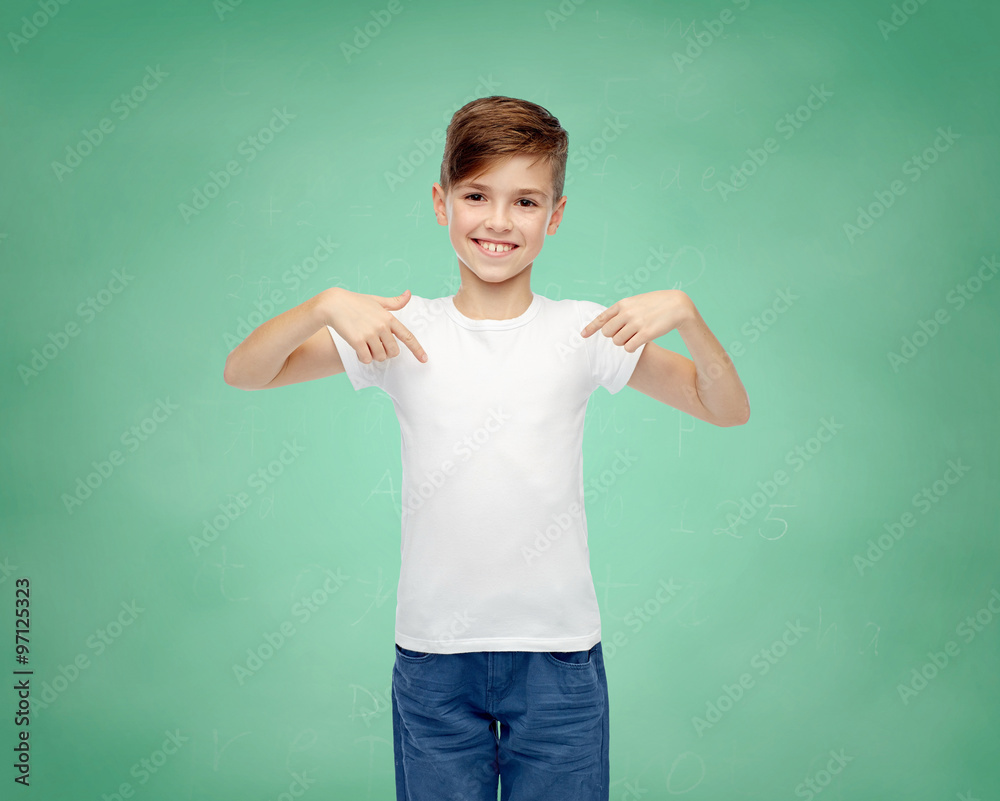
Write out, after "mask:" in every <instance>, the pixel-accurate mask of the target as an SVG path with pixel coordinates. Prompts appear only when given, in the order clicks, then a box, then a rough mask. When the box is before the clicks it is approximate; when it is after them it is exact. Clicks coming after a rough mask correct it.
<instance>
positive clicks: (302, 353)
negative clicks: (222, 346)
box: [223, 287, 426, 390]
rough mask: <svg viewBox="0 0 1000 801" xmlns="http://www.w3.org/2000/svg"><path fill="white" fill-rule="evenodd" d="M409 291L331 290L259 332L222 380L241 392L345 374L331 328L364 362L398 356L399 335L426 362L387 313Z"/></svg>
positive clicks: (233, 356)
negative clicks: (394, 293) (387, 294)
mask: <svg viewBox="0 0 1000 801" xmlns="http://www.w3.org/2000/svg"><path fill="white" fill-rule="evenodd" d="M408 292H409V290H407V292H404V293H403V294H402V295H400V296H399V297H397V298H381V297H378V296H376V295H362V294H358V293H354V292H350V291H349V290H346V289H342V288H340V287H330V288H329V289H325V290H323V291H322V292H320V293H319V294H318V295H315V296H314V297H312V298H310V299H309V300H307V301H305V302H304V303H300V304H299V305H298V306H295V307H294V308H292V309H289V310H288V311H286V312H283V313H282V314H279V315H278V316H277V317H273V318H272V319H270V320H267V321H266V322H264V323H261V324H260V325H259V326H257V328H255V329H254V330H253V331H252V332H251V333H250V334H249V336H247V338H246V339H244V340H243V341H242V342H241V343H240V344H239V345H237V346H236V347H235V348H233V350H232V351H231V352H230V354H229V356H227V357H226V366H225V369H224V371H223V378H224V380H225V382H226V383H227V384H229V385H230V386H232V387H237V388H238V389H245V390H255V389H274V388H275V387H283V386H287V385H288V384H297V383H299V382H302V381H313V380H315V379H317V378H325V377H326V376H330V375H336V374H337V373H343V372H344V363H343V361H342V360H341V356H340V353H339V352H338V351H337V346H336V345H335V344H334V342H333V337H331V336H330V332H329V331H327V329H326V326H327V325H331V326H333V327H334V328H335V329H336V331H337V333H339V334H340V335H341V336H342V337H343V338H344V339H345V340H347V341H348V342H349V343H350V344H351V345H352V347H354V348H355V349H356V350H357V352H358V358H359V359H360V360H361V361H363V362H364V363H366V364H369V363H371V361H372V360H373V359H374V360H377V361H385V359H387V358H391V357H393V356H396V355H398V354H399V346H398V345H397V343H396V338H397V337H398V338H399V339H400V340H402V341H403V343H404V344H405V345H406V346H407V347H408V348H410V350H412V351H413V353H414V355H415V356H416V357H417V358H418V359H419V360H420V361H425V360H426V354H425V353H424V350H423V348H422V347H421V346H420V344H419V343H418V342H417V340H416V337H414V336H413V334H411V333H410V331H409V330H408V329H407V328H406V326H404V325H403V324H402V323H401V322H399V320H398V319H396V317H395V316H393V315H392V314H390V313H389V311H388V310H389V309H392V308H402V306H404V305H406V302H407V301H408V300H409V297H408V295H407V293H408Z"/></svg>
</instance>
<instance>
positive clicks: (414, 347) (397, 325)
mask: <svg viewBox="0 0 1000 801" xmlns="http://www.w3.org/2000/svg"><path fill="white" fill-rule="evenodd" d="M393 320H394V322H393V323H392V325H391V326H390V329H391V331H392V333H393V334H395V335H396V337H397V338H398V339H399V341H400V342H402V343H403V344H404V345H406V347H408V348H409V349H410V350H411V351H413V355H414V356H416V357H417V361H419V362H426V361H427V351H425V350H424V349H423V348H422V347H421V346H420V343H419V342H417V338H416V337H415V336H413V334H412V333H410V329H409V328H407V327H406V326H405V325H403V324H402V323H401V322H400V321H399V318H397V317H395V316H394V317H393Z"/></svg>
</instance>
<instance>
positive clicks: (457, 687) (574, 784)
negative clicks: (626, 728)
mask: <svg viewBox="0 0 1000 801" xmlns="http://www.w3.org/2000/svg"><path fill="white" fill-rule="evenodd" d="M608 722H609V717H608V680H607V676H606V675H605V673H604V654H603V652H602V650H601V644H600V643H597V644H596V645H595V646H594V647H593V648H591V649H590V650H589V651H570V652H562V653H553V652H547V651H471V652H467V653H459V654H434V653H430V654H427V653H421V652H419V651H411V650H409V649H407V648H401V647H400V646H399V645H396V663H395V665H394V667H393V669H392V735H393V746H394V749H395V758H396V799H397V801H496V799H497V782H498V780H499V783H500V785H499V786H500V798H501V801H563V799H567V800H568V799H573V801H608V797H609V792H610V790H609V781H610V772H609V763H608V733H609V726H608ZM498 724H499V725H498Z"/></svg>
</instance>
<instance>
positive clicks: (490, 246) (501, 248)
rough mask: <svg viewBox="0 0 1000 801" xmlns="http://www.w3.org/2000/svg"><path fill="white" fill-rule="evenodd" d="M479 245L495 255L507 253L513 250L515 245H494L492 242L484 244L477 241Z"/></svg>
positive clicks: (479, 240)
mask: <svg viewBox="0 0 1000 801" xmlns="http://www.w3.org/2000/svg"><path fill="white" fill-rule="evenodd" d="M476 241H477V242H478V243H479V245H480V246H481V247H482V248H483V249H485V250H491V251H493V252H494V253H506V252H507V251H508V250H513V249H514V246H513V245H494V244H493V243H492V242H483V240H482V239H477V240H476Z"/></svg>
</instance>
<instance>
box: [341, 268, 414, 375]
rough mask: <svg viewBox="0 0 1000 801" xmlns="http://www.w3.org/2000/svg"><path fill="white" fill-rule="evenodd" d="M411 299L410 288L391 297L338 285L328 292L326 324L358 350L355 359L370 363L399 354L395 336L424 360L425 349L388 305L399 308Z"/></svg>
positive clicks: (382, 360)
mask: <svg viewBox="0 0 1000 801" xmlns="http://www.w3.org/2000/svg"><path fill="white" fill-rule="evenodd" d="M409 300H410V290H409V289H407V290H406V291H405V292H404V293H403V294H402V295H397V296H396V297H394V298H384V297H381V296H379V295H365V294H362V293H360V292H351V291H350V290H347V289H343V288H342V287H338V291H336V292H333V293H332V294H331V296H330V301H329V305H328V307H327V308H328V309H329V317H330V322H329V324H330V325H332V326H333V328H334V330H335V331H336V332H337V333H338V334H340V335H341V336H342V337H343V338H344V339H346V340H347V342H348V344H349V345H350V346H351V347H352V348H354V350H356V351H357V353H358V359H360V360H361V361H362V362H363V363H364V364H371V362H372V359H374V360H375V361H378V362H384V361H385V360H386V359H391V358H392V357H393V356H398V355H399V345H397V344H396V337H399V339H400V340H401V341H402V343H403V344H404V345H406V347H408V348H409V349H410V350H411V351H413V355H414V356H416V357H417V359H418V361H421V362H426V361H427V353H426V352H425V351H424V349H423V348H422V347H420V343H419V342H417V338H416V337H415V336H413V334H411V333H410V331H409V329H408V328H407V327H406V326H405V325H403V324H402V323H401V322H400V321H399V320H398V319H397V318H396V317H395V316H394V315H392V314H390V313H389V310H390V309H401V308H403V306H405V305H406V304H407V302H408V301H409Z"/></svg>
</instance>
